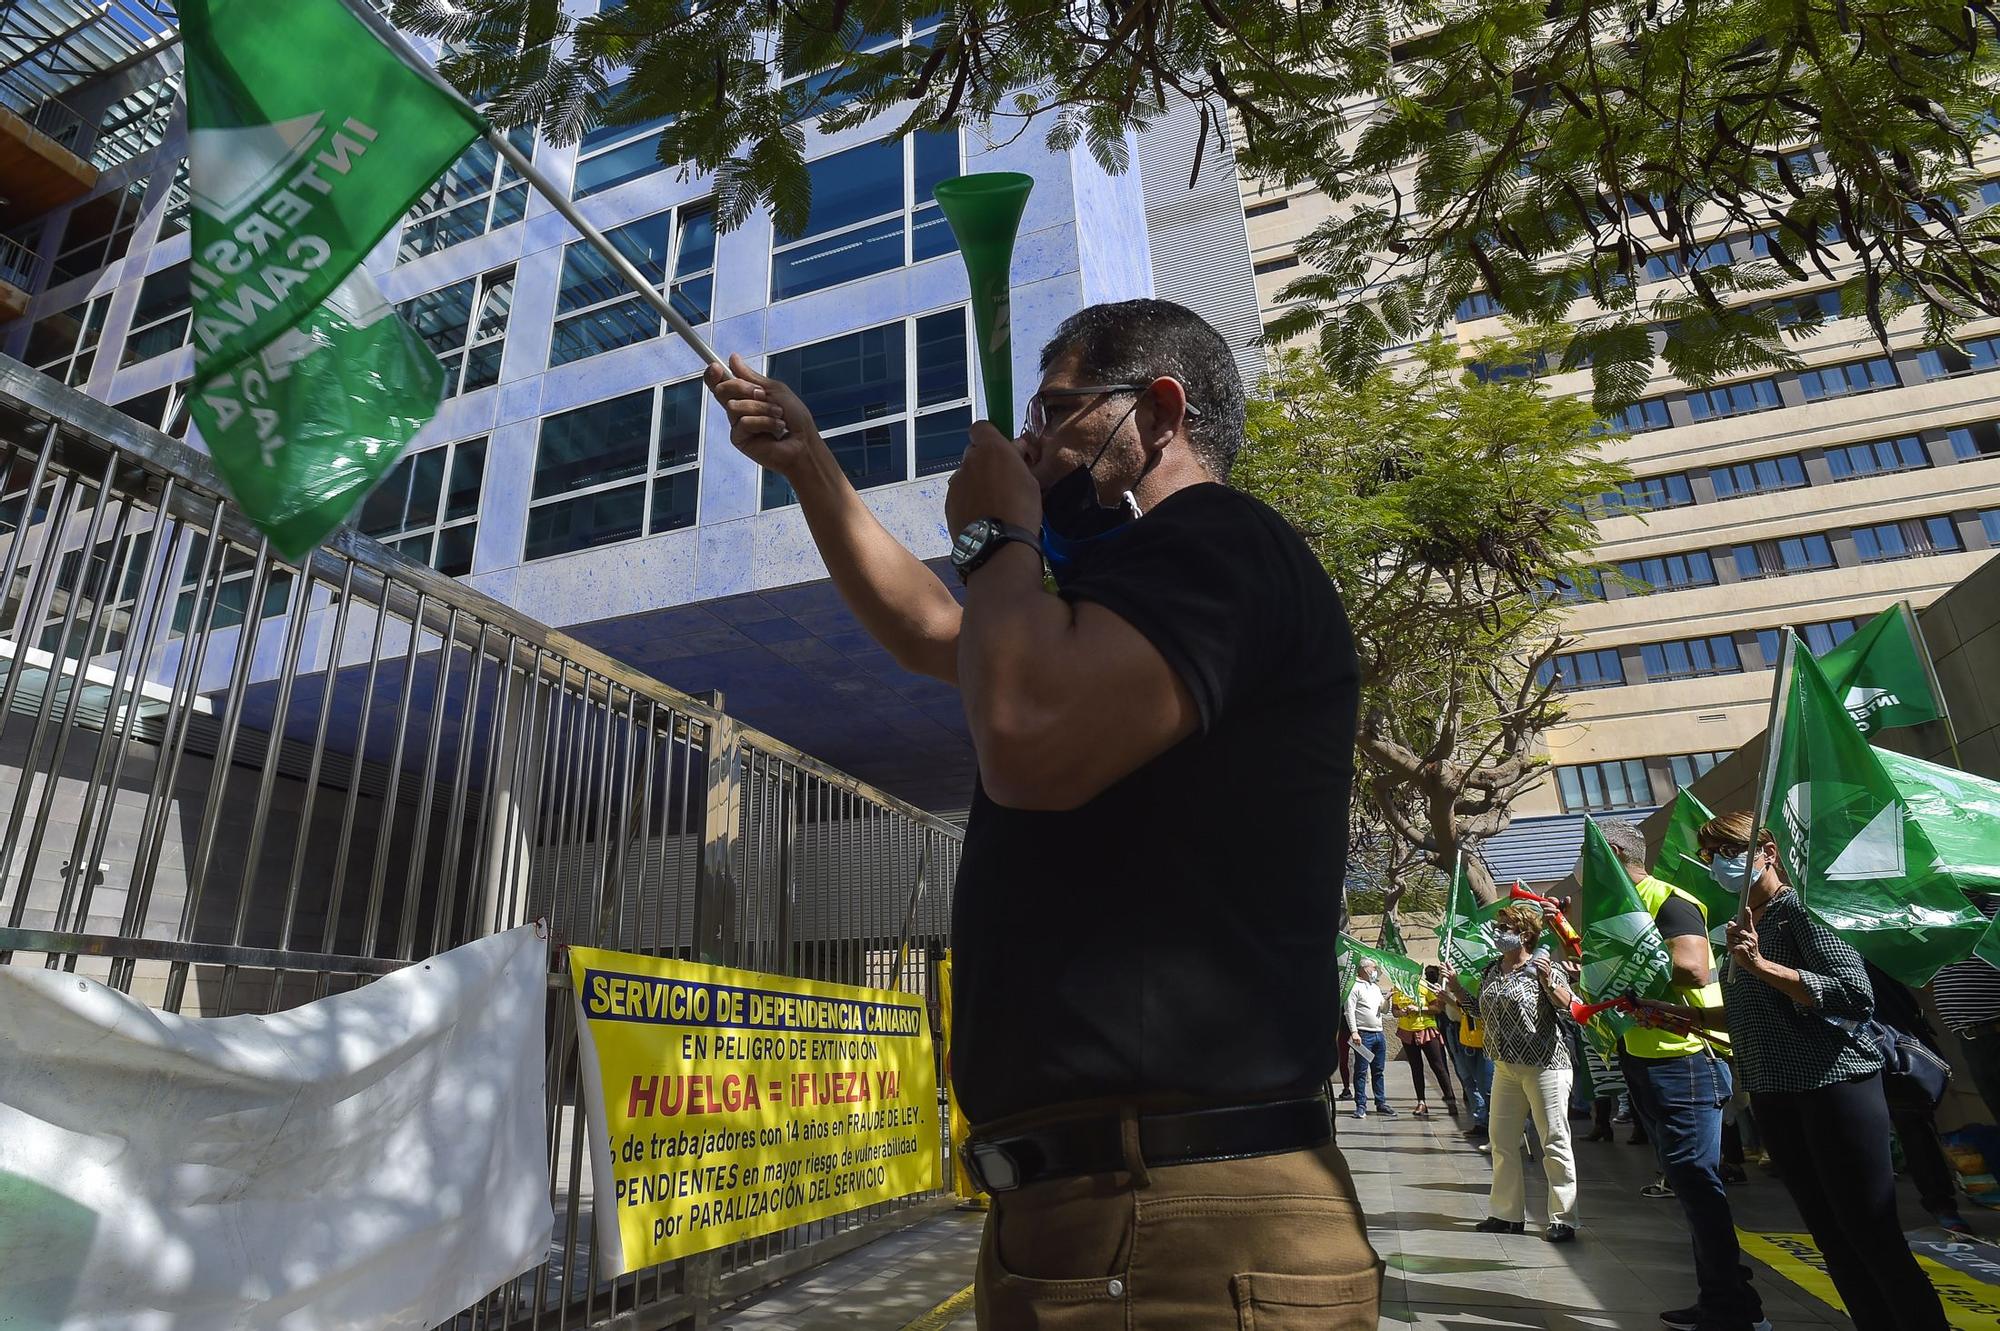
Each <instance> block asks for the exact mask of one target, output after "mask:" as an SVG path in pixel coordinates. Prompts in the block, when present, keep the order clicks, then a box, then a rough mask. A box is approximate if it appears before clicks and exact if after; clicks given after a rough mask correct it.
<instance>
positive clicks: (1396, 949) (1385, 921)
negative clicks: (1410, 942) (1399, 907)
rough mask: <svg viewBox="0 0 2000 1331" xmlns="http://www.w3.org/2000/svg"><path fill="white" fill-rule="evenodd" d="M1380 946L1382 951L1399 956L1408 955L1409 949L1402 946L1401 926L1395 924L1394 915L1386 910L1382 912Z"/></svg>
mask: <svg viewBox="0 0 2000 1331" xmlns="http://www.w3.org/2000/svg"><path fill="white" fill-rule="evenodd" d="M1381 948H1382V950H1383V951H1384V952H1393V953H1395V954H1396V955H1397V956H1399V957H1407V956H1409V955H1410V949H1409V948H1407V947H1405V946H1403V930H1402V928H1401V927H1400V926H1398V925H1397V923H1396V917H1395V916H1394V915H1391V914H1389V913H1388V912H1386V911H1385V912H1383V914H1382V938H1381Z"/></svg>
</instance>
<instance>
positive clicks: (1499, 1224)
mask: <svg viewBox="0 0 2000 1331" xmlns="http://www.w3.org/2000/svg"><path fill="white" fill-rule="evenodd" d="M1472 1228H1473V1229H1474V1230H1476V1231H1477V1232H1479V1233H1481V1234H1525V1233H1527V1232H1528V1227H1527V1225H1526V1224H1524V1223H1523V1222H1521V1221H1519V1220H1502V1219H1501V1218H1500V1217H1499V1216H1497V1215H1489V1216H1487V1217H1486V1218H1485V1219H1484V1220H1482V1221H1480V1222H1479V1223H1478V1224H1476V1225H1474V1226H1473V1227H1472Z"/></svg>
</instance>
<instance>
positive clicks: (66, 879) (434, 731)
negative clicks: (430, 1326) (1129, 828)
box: [0, 357, 960, 1331]
mask: <svg viewBox="0 0 2000 1331" xmlns="http://www.w3.org/2000/svg"><path fill="white" fill-rule="evenodd" d="M959 848H960V839H959V833H958V831H957V829H956V828H954V827H953V826H952V825H951V824H949V823H947V822H945V821H943V820H941V819H939V818H936V817H934V816H932V815H929V814H926V813H924V812H922V811H920V810H918V809H915V808H913V807H911V806H909V805H907V804H904V803H902V802H901V801H898V800H896V799H894V798H892V797H890V796H887V795H885V794H883V793H882V792H880V791H877V790H874V789H872V788H870V787H868V786H866V785H864V784H863V783H861V782H859V781H857V780H855V779H853V778H852V777H849V776H847V775H845V774H843V773H841V772H838V771H835V770H833V769H832V768H829V767H827V766H826V765H825V764H823V763H820V762H818V761H816V760H815V759H813V758H811V757H808V756H807V755H805V754H803V753H800V752H798V751H797V750H795V749H792V748H791V747H789V746H787V745H785V744H783V743H781V742H780V741H777V740H775V739H772V738H771V737H769V736H767V735H763V734H760V733H758V732H756V731H754V730H751V729H749V728H747V727H745V726H743V725H741V724H739V723H738V722H737V721H735V720H734V719H732V718H731V717H729V716H728V715H726V714H725V713H724V712H722V711H721V710H720V709H719V708H717V707H715V706H711V705H710V704H709V703H706V702H704V701H702V700H699V699H696V698H693V697H690V696H687V695H685V694H681V693H678V692H675V691H674V690H672V689H669V688H667V687H665V686H663V685H661V684H660V683H658V682H657V681H655V680H653V679H650V678H648V677H646V676H644V675H641V674H639V673H637V672H635V671H633V670H630V669H628V668H627V667H625V666H623V665H621V664H619V663H618V662H616V661H614V660H611V659H610V658H608V657H606V656H604V655H603V654H601V653H599V652H596V651H594V650H592V649H590V648H588V647H586V646H584V645H582V644H581V643H578V642H576V641H574V640H572V639H570V638H568V637H566V636H564V635H563V634H561V633H558V632H555V631H553V630H551V629H549V628H547V627H545V626H543V625H540V624H537V623H535V622H533V621H531V620H529V619H527V618H526V617H524V616H522V615H520V614H518V613H517V612H515V611H513V610H511V609H509V608H508V607H507V606H505V605H502V604H500V603H498V602H495V601H492V600H490V599H488V598H485V597H482V596H480V595H478V594H476V593H474V592H472V591H470V590H469V589H467V588H466V587H464V586H462V585H461V584H459V583H457V582H455V581H453V580H451V579H449V578H446V577H443V576H442V575H439V574H437V573H435V572H433V571H432V570H430V569H429V568H426V567H423V566H421V565H416V564H412V563H410V562H408V561H406V560H404V559H402V558H401V557H399V556H397V555H395V554H393V553H391V552H390V551H388V550H387V549H386V548H384V547H383V546H381V545H379V544H377V543H376V542H374V541H372V540H369V539H367V538H365V537H362V536H359V535H357V534H355V533H352V532H348V531H343V532H342V533H340V535H339V536H338V537H337V538H336V539H334V540H332V541H330V542H328V543H327V545H325V546H323V547H321V548H320V549H318V550H316V551H314V552H313V554H312V555H311V556H310V557H309V558H308V559H307V560H306V561H304V562H303V563H302V564H288V563H285V562H284V561H282V560H280V559H278V558H276V557H275V556H274V555H273V554H272V553H271V552H270V550H269V549H268V547H267V546H266V544H265V542H264V541H263V539H262V537H261V536H260V535H259V534H258V533H257V532H256V531H255V530H254V529H253V528H251V527H250V526H249V525H248V523H247V522H246V521H245V520H244V519H243V518H242V517H241V515H240V514H239V513H238V512H237V511H236V510H235V509H234V508H233V507H232V506H231V505H230V503H229V502H228V501H227V500H226V498H224V496H223V493H222V491H221V488H220V486H219V484H218V482H217V480H216V477H215V475H214V472H213V471H212V469H211V467H210V465H209V463H208V460H207V459H206V458H205V457H203V456H202V455H201V454H199V453H198V452H196V451H194V450H192V449H190V448H188V447H187V446H186V445H184V444H181V443H179V442H177V441H175V440H173V439H171V438H169V437H167V436H165V435H163V434H160V433H159V432H157V431H155V430H152V429H150V428H148V427H145V426H142V425H139V424H138V423H136V422H134V421H132V420H130V419H128V418H127V417H125V416H124V415H123V414H121V413H119V412H117V411H115V410H113V409H111V408H109V407H106V406H104V405H103V404H101V403H99V402H96V401H94V400H92V399H90V398H87V397H84V396H82V395H81V394H79V393H76V392H75V391H73V390H71V389H67V388H64V387H62V386H61V385H59V384H57V383H56V382H55V381H53V380H51V379H48V378H47V377H45V376H43V375H40V374H37V373H35V372H34V371H31V370H29V369H28V368H27V367H25V366H23V365H21V364H20V363H19V362H17V361H13V360H9V359H7V358H5V357H0V963H6V962H11V963H12V964H15V965H22V964H41V965H45V966H47V967H49V968H51V969H56V968H60V969H63V970H68V971H74V972H77V973H81V974H88V975H92V976H94V977H96V978H99V979H101V980H103V981H105V982H106V983H109V984H112V985H114V986H116V987H117V988H119V989H121V990H124V991H126V992H128V993H132V994H134V995H137V996H140V997H142V998H144V999H145V1000H146V1001H147V1002H149V1003H151V1004H153V1005H155V1006H157V1007H160V1008H162V1009H164V1010H167V1011H176V1012H187V1013H199V1014H202V1015H227V1014H233V1013H242V1012H264V1011H272V1010H276V1009H279V1008H283V1007H287V1006H290V1005H293V1004H297V1003H300V1002H305V1001H308V1000H310V999H313V998H316V997H319V996H322V995H324V994H327V993H331V992H337V991H341V990H345V989H349V988H352V987H354V986H356V985H359V984H362V983H365V982H366V981H367V980H368V979H370V978H371V977H374V976H377V975H381V974H385V973H388V972H390V971H392V970H395V969H397V968H398V967H400V966H402V965H405V964H407V963H409V962H411V961H413V960H416V959H419V958H421V957H424V956H427V955H429V954H430V953H432V952H435V951H438V950H441V949H443V948H447V947H451V946H454V945H456V944H458V943H461V942H464V941H467V940H469V939H472V938H475V937H479V936H482V935H484V934H486V933H489V932H492V931H494V930H498V929H504V928H508V927H512V926H513V925H516V924H519V923H522V922H525V921H527V920H529V919H536V918H545V919H547V920H548V921H549V922H550V925H551V928H552V931H553V937H554V941H555V942H556V943H557V944H558V945H561V944H566V943H579V944H585V943H587V944H591V945H596V946H604V947H613V948H620V949H624V950H628V951H636V952H643V953H648V954H653V955H661V956H675V957H682V958H692V959H696V960H700V961H705V962H711V963H717V964H725V965H737V966H745V967H749V968H753V969H760V970H765V971H771V972H777V973H781V974H787V975H797V976H810V977H814V978H822V979H828V980H833V981H837V982H842V983H848V984H861V983H866V984H873V985H878V986H880V985H896V984H900V985H902V986H903V987H905V988H910V989H913V990H916V991H917V992H922V993H925V994H926V995H930V979H931V969H930V966H929V959H930V957H931V956H933V955H934V954H935V952H936V949H937V948H939V947H941V946H942V943H943V940H944V938H945V936H946V933H947V929H948V920H947V911H948V897H949V893H948V891H947V890H946V889H947V888H948V886H949V884H950V883H951V881H952V879H953V877H954V875H955V873H956V870H957V863H958V855H959ZM554 955H555V957H556V958H557V960H556V961H555V962H553V963H552V965H553V967H554V973H552V974H551V976H550V985H551V995H550V997H551V1002H550V1006H549V1017H548V1031H547V1059H548V1065H547V1066H548V1095H549V1100H548V1112H549V1123H550V1160H549V1170H550V1187H551V1195H552V1198H553V1201H554V1204H555V1208H556V1215H557V1227H556V1235H555V1243H554V1245H553V1247H552V1251H551V1252H550V1254H549V1259H548V1260H547V1261H546V1262H545V1263H544V1264H543V1265H542V1266H540V1267H538V1268H536V1269H535V1270H534V1271H532V1272H530V1273H528V1274H527V1275H525V1276H522V1277H521V1278H519V1279H517V1280H514V1281H511V1282H509V1283H508V1284H507V1285H506V1286H505V1287H503V1288H502V1289H499V1290H495V1291H494V1292H493V1293H492V1294H491V1295H489V1296H488V1297H487V1298H486V1299H484V1300H482V1301H481V1302H480V1303H479V1304H478V1305H477V1306H475V1307H474V1308H471V1309H468V1310H466V1311H465V1312H464V1313H462V1314H461V1315H460V1317H459V1318H458V1319H457V1322H456V1325H457V1326H459V1327H462V1328H466V1331H471V1328H488V1327H492V1328H502V1327H506V1328H512V1327H532V1328H539V1327H545V1326H546V1327H551V1328H570V1327H579V1328H598V1327H603V1328H610V1327H619V1328H626V1327H630V1328H639V1327H665V1326H670V1325H677V1324H681V1323H690V1324H693V1325H702V1324H703V1323H704V1322H705V1320H706V1319H707V1317H708V1316H709V1315H710V1314H711V1312H712V1311H713V1310H714V1309H715V1308H716V1307H718V1306H720V1304H721V1303H723V1302H726V1301H727V1300H729V1299H731V1298H734V1297H738V1296H740V1295H741V1294H742V1293H744V1292H747V1291H748V1290H750V1289H753V1288H755V1287H757V1286H759V1285H761V1284H764V1283H768V1282H769V1281H771V1280H773V1279H776V1278H780V1277H782V1276H784V1275H787V1274H790V1273H792V1272H794V1271H798V1270H802V1269H804V1268H806V1267H808V1266H811V1265H813V1264H815V1263H816V1262H818V1261H822V1260H825V1259H826V1258H827V1257H830V1256H832V1255H835V1254H836V1253H838V1252H840V1251H845V1250H847V1249H849V1248H852V1247H854V1246H857V1245H858V1244H860V1243H862V1242H865V1241H866V1240H867V1239H868V1238H870V1237H873V1236H874V1235H876V1234H878V1233H880V1232H882V1231H883V1230H884V1229H886V1228H888V1227H892V1226H894V1225H896V1224H900V1223H906V1222H907V1221H908V1220H910V1219H912V1218H914V1216H915V1215H916V1214H920V1213H922V1212H923V1211H925V1210H926V1209H928V1208H930V1207H934V1206H938V1205H942V1204H944V1203H943V1201H942V1199H941V1198H940V1197H938V1196H936V1195H933V1196H931V1197H926V1198H913V1199H905V1200H903V1201H901V1202H897V1203H889V1204H884V1205H878V1206H874V1207H871V1208H868V1209H866V1210H864V1211H859V1212H855V1213H850V1214H849V1215H846V1216H842V1217H838V1218H836V1219H831V1220H827V1221H821V1222H815V1223H813V1224H810V1225H804V1226H799V1227H796V1228H794V1229H791V1230H787V1231H785V1232H783V1233H781V1234H777V1235H773V1236H770V1237H767V1238H762V1239H758V1240H754V1241H751V1242H746V1243H740V1244H737V1245H735V1246H733V1247H731V1248H728V1249H725V1250H722V1251H719V1252H713V1253H709V1254H704V1255H702V1256H699V1257H695V1258H689V1259H685V1260H682V1261H676V1262H671V1263H666V1264H663V1265H661V1266H658V1267H654V1268H650V1269H648V1270H646V1271H643V1272H640V1273H638V1274H636V1275H632V1276H626V1277H623V1278H620V1279H618V1280H616V1281H607V1280H604V1279H602V1278H601V1277H599V1276H598V1275H597V1274H596V1273H595V1271H594V1269H593V1268H594V1263H593V1262H592V1225H591V1220H590V1206H591V1197H592V1188H591V1182H590V1163H589V1159H588V1152H587V1151H586V1150H585V1149H584V1147H585V1141H584V1136H583V1133H582V1126H583V1125H582V1121H581V1117H580V1113H581V1111H580V1108H579V1100H578V1085H577V1056H576V1032H575V1010H574V1004H573V1003H572V1002H570V1001H569V1000H568V995H567V979H566V976H565V974H564V973H563V972H564V970H565V965H564V963H563V962H562V960H561V959H560V958H561V953H560V951H557V952H556V953H554ZM930 996H932V997H933V998H934V995H930ZM943 1177H946V1178H948V1177H949V1175H948V1174H946V1175H944V1176H943Z"/></svg>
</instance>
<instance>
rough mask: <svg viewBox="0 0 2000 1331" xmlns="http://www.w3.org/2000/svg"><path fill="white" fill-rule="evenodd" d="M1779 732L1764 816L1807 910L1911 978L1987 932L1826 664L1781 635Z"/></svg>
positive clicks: (1771, 742)
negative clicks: (1840, 697) (1845, 703)
mask: <svg viewBox="0 0 2000 1331" xmlns="http://www.w3.org/2000/svg"><path fill="white" fill-rule="evenodd" d="M1785 643H1786V647H1785V653H1784V657H1785V663H1784V665H1783V667H1782V668H1781V670H1780V672H1779V677H1778V688H1779V706H1778V708H1777V712H1776V715H1777V718H1778V725H1777V733H1776V734H1775V735H1770V736H1766V739H1765V743H1766V746H1767V748H1766V760H1765V771H1764V784H1763V792H1764V793H1763V796H1762V798H1763V801H1764V820H1765V823H1766V825H1767V826H1769V827H1770V829H1771V835H1772V836H1773V837H1774V838H1775V839H1776V841H1777V843H1778V854H1779V856H1780V858H1781V859H1782V860H1783V862H1784V866H1785V870H1786V876H1787V877H1788V878H1789V880H1790V881H1791V884H1792V886H1793V888H1794V889H1795V890H1797V892H1798V893H1799V897H1800V899H1801V900H1803V901H1804V902H1805V905H1806V908H1807V909H1809V910H1810V911H1812V913H1813V914H1814V915H1815V916H1817V917H1818V918H1819V920H1820V921H1821V922H1822V923H1823V924H1825V925H1826V926H1827V927H1828V928H1830V929H1832V930H1833V931H1834V932H1836V933H1838V934H1839V935H1840V936H1841V937H1842V938H1845V939H1846V940H1847V941H1848V942H1849V943H1851V944H1853V946H1854V949H1855V950H1856V951H1857V952H1859V953H1861V955H1862V956H1864V957H1866V958H1868V960H1870V961H1872V962H1874V963H1875V964H1876V965H1877V966H1880V967H1881V968H1882V969H1883V970H1885V971H1887V972H1888V973H1889V974H1890V975H1893V976H1895V977H1896V978H1897V979H1898V980H1901V981H1902V982H1903V983H1904V984H1907V985H1910V986H1912V987H1915V986H1919V985H1923V984H1925V983H1927V982H1928V981H1929V980H1930V978H1931V976H1932V975H1934V974H1936V973H1937V970H1938V968H1939V967H1940V966H1944V965H1947V964H1949V963H1951V962H1954V961H1960V960H1963V959H1964V958H1965V957H1966V956H1967V955H1968V954H1969V953H1971V951H1972V949H1973V947H1974V945H1975V944H1977V943H1978V942H1979V939H1980V936H1981V935H1982V934H1983V933H1985V931H1986V918H1985V917H1984V916H1982V915H1981V914H1980V913H1979V912H1978V911H1977V910H1975V909H1973V907H1972V905H1971V903H1970V902H1968V901H1967V900H1966V899H1965V896H1964V894H1963V893H1962V892H1960V890H1959V887H1958V884H1957V882H1956V881H1955V880H1954V878H1953V876H1952V874H1951V873H1950V871H1949V870H1948V869H1946V868H1945V867H1944V864H1943V862H1942V861H1941V860H1940V857H1939V855H1938V851H1937V847H1936V845H1935V844H1934V843H1933V842H1932V840H1931V838H1930V835H1929V834H1928V833H1927V832H1926V831H1925V829H1924V825H1923V823H1922V822H1921V821H1920V820H1918V819H1917V818H1915V817H1912V816H1911V814H1910V809H1909V806H1908V804H1907V803H1906V800H1905V796H1904V795H1903V793H1902V792H1901V791H1900V790H1899V789H1898V788H1897V785H1896V783H1895V782H1894V781H1893V780H1892V779H1891V778H1890V776H1889V773H1888V771H1887V770H1886V769H1885V767H1884V765H1883V762H1882V759H1881V757H1880V756H1879V755H1878V754H1877V753H1876V751H1875V750H1874V749H1872V748H1870V747H1869V745H1868V741H1867V740H1866V739H1865V738H1864V737H1863V736H1862V734H1861V732H1860V730H1858V729H1857V728H1856V727H1855V724H1854V720H1853V718H1852V717H1851V716H1850V715H1849V714H1848V713H1847V711H1846V710H1844V709H1843V708H1842V707H1841V706H1840V703H1839V701H1838V700H1837V695H1836V694H1835V693H1834V691H1833V689H1832V687H1831V686H1830V685H1829V684H1828V683H1827V680H1826V676H1825V675H1824V674H1822V673H1821V671H1820V668H1819V663H1818V662H1816V661H1814V660H1813V658H1812V654H1811V653H1810V652H1806V651H1803V650H1801V649H1800V647H1799V642H1798V639H1797V637H1795V636H1793V635H1791V634H1787V635H1786V638H1785Z"/></svg>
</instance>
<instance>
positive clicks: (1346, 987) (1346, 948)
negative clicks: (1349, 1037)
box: [1334, 934, 1424, 1007]
mask: <svg viewBox="0 0 2000 1331" xmlns="http://www.w3.org/2000/svg"><path fill="white" fill-rule="evenodd" d="M1334 955H1335V956H1336V957H1337V958H1338V960H1339V965H1340V972H1341V982H1340V1002H1341V1006H1343V1007H1345V1006H1346V1005H1347V996H1348V994H1349V993H1351V992H1353V989H1354V981H1355V978H1356V977H1355V974H1354V970H1355V963H1356V962H1358V961H1360V960H1361V958H1363V957H1367V958H1368V959H1369V960H1371V961H1373V962H1374V963H1375V964H1376V965H1378V966H1380V967H1381V968H1382V973H1383V974H1384V975H1386V976H1387V977H1388V978H1389V983H1391V984H1393V985H1395V986H1396V987H1397V988H1398V989H1401V990H1402V991H1403V992H1404V993H1406V994H1415V993H1416V992H1417V988H1418V986H1419V985H1421V984H1422V983H1423V979H1424V968H1423V967H1422V966H1419V965H1418V964H1417V963H1416V962H1414V961H1411V960H1410V959H1409V958H1408V957H1405V956H1399V955H1398V954H1396V953H1394V952H1384V951H1383V950H1382V949H1381V948H1379V947H1369V946H1368V945H1367V944H1366V943H1363V942H1361V941H1360V940H1358V939H1356V938H1354V937H1352V936H1351V935H1348V934H1342V935H1341V936H1340V941H1339V943H1337V944H1336V945H1335V948H1334Z"/></svg>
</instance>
